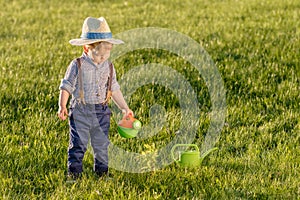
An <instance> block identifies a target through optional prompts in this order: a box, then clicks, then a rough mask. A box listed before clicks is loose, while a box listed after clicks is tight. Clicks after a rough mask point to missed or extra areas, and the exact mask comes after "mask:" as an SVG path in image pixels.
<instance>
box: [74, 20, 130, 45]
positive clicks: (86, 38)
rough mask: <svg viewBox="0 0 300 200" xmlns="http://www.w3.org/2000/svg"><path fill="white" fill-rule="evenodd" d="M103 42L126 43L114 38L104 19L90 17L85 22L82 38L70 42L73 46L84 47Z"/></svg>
mask: <svg viewBox="0 0 300 200" xmlns="http://www.w3.org/2000/svg"><path fill="white" fill-rule="evenodd" d="M101 41H106V42H109V43H112V44H123V43H124V42H123V41H122V40H119V39H114V38H113V37H112V33H111V31H110V28H109V26H108V24H107V22H106V20H105V19H104V17H100V18H93V17H88V18H86V19H85V20H84V22H83V25H82V33H81V36H80V38H76V39H72V40H70V41H69V42H70V44H72V45H76V46H83V45H86V44H92V43H95V42H101Z"/></svg>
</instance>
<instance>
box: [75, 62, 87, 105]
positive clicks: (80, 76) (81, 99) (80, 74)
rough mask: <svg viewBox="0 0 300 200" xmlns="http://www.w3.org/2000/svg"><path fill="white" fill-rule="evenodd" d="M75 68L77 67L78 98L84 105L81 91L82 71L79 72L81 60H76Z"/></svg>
mask: <svg viewBox="0 0 300 200" xmlns="http://www.w3.org/2000/svg"><path fill="white" fill-rule="evenodd" d="M76 60H77V67H78V81H79V97H80V102H81V103H83V104H85V100H84V90H83V81H82V70H81V60H80V58H77V59H76Z"/></svg>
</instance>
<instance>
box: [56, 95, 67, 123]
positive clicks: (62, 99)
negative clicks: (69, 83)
mask: <svg viewBox="0 0 300 200" xmlns="http://www.w3.org/2000/svg"><path fill="white" fill-rule="evenodd" d="M69 96H70V94H69V92H67V91H66V90H60V94H59V102H58V105H59V109H58V113H57V114H58V117H59V118H60V119H61V120H65V119H67V117H68V115H69V114H68V110H67V102H68V99H69Z"/></svg>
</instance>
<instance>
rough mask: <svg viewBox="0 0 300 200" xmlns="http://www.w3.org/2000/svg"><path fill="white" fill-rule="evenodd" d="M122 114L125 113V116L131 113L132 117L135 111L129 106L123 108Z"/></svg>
mask: <svg viewBox="0 0 300 200" xmlns="http://www.w3.org/2000/svg"><path fill="white" fill-rule="evenodd" d="M122 114H123V115H124V116H128V115H131V116H132V117H134V114H133V111H132V110H130V109H129V108H127V109H126V110H125V109H122Z"/></svg>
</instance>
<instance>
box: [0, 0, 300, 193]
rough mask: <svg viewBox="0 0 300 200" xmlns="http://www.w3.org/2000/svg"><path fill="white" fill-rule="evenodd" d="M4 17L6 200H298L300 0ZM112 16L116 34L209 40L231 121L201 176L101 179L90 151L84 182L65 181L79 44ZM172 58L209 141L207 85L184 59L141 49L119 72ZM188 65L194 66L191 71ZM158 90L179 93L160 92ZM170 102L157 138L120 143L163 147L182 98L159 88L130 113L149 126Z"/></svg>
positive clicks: (2, 174) (7, 9)
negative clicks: (62, 92)
mask: <svg viewBox="0 0 300 200" xmlns="http://www.w3.org/2000/svg"><path fill="white" fill-rule="evenodd" d="M0 6H1V12H0V16H1V18H0V19H1V20H0V26H1V31H0V41H1V44H0V52H1V54H0V65H1V70H0V84H1V92H0V103H1V111H0V124H1V125H0V148H1V153H0V161H1V164H0V169H1V170H0V185H1V188H0V198H1V197H2V198H3V199H298V198H299V196H300V186H299V182H300V179H299V177H300V166H299V165H300V149H299V144H300V134H299V133H300V131H299V130H300V120H299V119H300V101H299V100H300V93H299V89H300V80H299V77H300V62H299V58H300V51H299V49H300V39H299V38H300V20H299V19H300V16H299V11H300V2H299V1H298V0H287V1H281V0H273V1H269V0H262V1H259V0H247V1H246V0H243V1H235V0H226V1H221V0H210V1H205V0H200V1H196V0H192V1H188V2H185V1H178V0H176V1H167V0H163V1H152V2H151V3H150V2H148V3H145V2H142V1H137V0H135V1H120V0H116V1H101V2H100V1H69V2H68V1H66V2H61V1H56V0H55V1H37V0H36V1H28V2H26V1H25V2H24V1H7V0H2V1H1V2H0ZM101 15H103V16H105V17H106V19H107V20H108V22H109V24H110V28H111V30H112V31H113V33H115V34H117V33H120V32H123V31H126V30H130V29H133V28H142V27H162V28H168V29H171V30H175V31H178V32H180V33H183V34H185V35H187V36H189V37H191V38H192V39H194V40H196V41H197V42H199V44H201V46H202V47H203V48H205V50H206V51H207V52H208V53H209V55H210V56H211V57H212V59H213V60H214V62H215V64H216V66H217V68H218V69H219V72H220V74H221V76H222V78H223V81H224V86H225V88H226V102H227V115H226V120H225V121H226V124H225V126H224V127H223V129H222V132H221V137H220V140H219V141H218V142H217V144H216V146H217V147H218V148H219V151H217V152H215V153H213V154H211V155H210V156H209V157H208V159H206V160H205V161H204V163H203V165H202V166H201V167H199V168H197V169H182V168H178V167H177V166H176V165H175V164H171V165H169V166H166V167H165V168H163V169H160V170H157V171H153V172H147V173H142V174H134V173H126V172H121V171H117V170H114V169H111V173H112V175H114V177H115V179H114V180H113V181H108V182H106V181H104V180H98V179H97V178H96V177H95V176H94V174H93V172H92V165H93V163H92V155H91V154H90V153H87V154H86V157H85V159H84V164H85V165H84V166H85V172H84V174H83V177H82V179H81V180H80V181H79V182H78V183H76V184H74V185H70V184H67V183H66V182H65V174H66V161H67V147H68V123H67V121H64V122H61V121H59V120H58V118H57V117H56V112H57V109H58V95H59V90H58V86H59V83H60V79H61V78H62V77H63V75H64V73H65V70H66V67H67V65H68V64H69V62H70V61H71V60H72V59H73V58H75V57H77V56H79V55H80V54H81V48H80V47H73V46H71V45H69V44H68V41H69V40H70V39H72V38H75V37H79V36H80V31H81V26H82V23H83V20H84V19H85V18H86V17H87V16H94V17H100V16H101ZM150 62H152V63H161V64H164V65H168V66H170V67H172V68H174V69H175V70H176V71H178V72H179V73H181V74H182V75H183V76H184V77H185V78H186V79H187V80H188V81H189V82H190V84H191V85H192V87H193V89H194V91H196V93H197V98H198V101H199V109H200V111H201V114H200V122H201V123H200V127H199V132H198V133H197V135H196V138H195V141H194V143H196V144H197V145H199V146H201V142H202V141H203V138H204V134H205V132H206V130H207V129H208V126H209V118H208V117H207V115H208V114H209V112H210V110H211V104H210V99H209V94H208V92H207V90H206V86H205V83H204V81H203V80H202V79H198V77H197V76H196V75H195V72H196V71H195V69H193V67H192V66H191V65H189V64H188V63H185V61H184V60H183V59H181V58H178V57H176V55H173V54H171V53H169V52H166V51H162V50H138V51H135V52H131V53H128V54H126V55H125V56H123V57H122V58H119V59H118V60H116V62H115V66H116V69H117V71H118V77H121V76H122V75H123V74H125V73H126V72H127V71H128V70H129V69H130V68H131V66H136V65H141V64H145V63H150ZM183 65H185V66H186V68H184V69H183V68H182V66H183ZM157 93H162V94H168V95H157ZM155 103H158V104H160V105H162V106H164V107H165V109H166V112H167V114H168V118H167V119H168V120H167V125H168V127H165V128H163V129H162V131H161V132H160V133H159V134H157V135H155V136H154V137H153V138H148V139H146V140H141V141H139V140H137V139H133V140H124V139H122V138H120V136H119V135H118V134H117V133H116V123H115V122H112V126H111V132H110V138H111V141H112V142H113V144H115V145H118V146H119V147H122V148H124V149H126V150H128V151H136V152H140V153H141V152H144V153H145V152H153V151H154V150H155V149H157V148H161V147H163V146H164V145H165V144H166V143H168V142H169V141H170V140H171V139H172V137H173V136H174V133H175V131H176V130H177V129H178V127H179V124H180V112H179V107H178V101H177V99H176V98H175V97H173V96H172V92H171V91H168V90H166V88H164V87H159V86H153V85H147V86H143V87H141V88H139V90H138V91H137V92H136V94H135V95H133V97H132V99H131V101H130V106H131V108H132V109H133V110H134V111H136V114H137V116H139V117H140V118H141V119H142V121H143V122H144V123H147V122H149V109H150V107H151V105H154V104H155Z"/></svg>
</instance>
